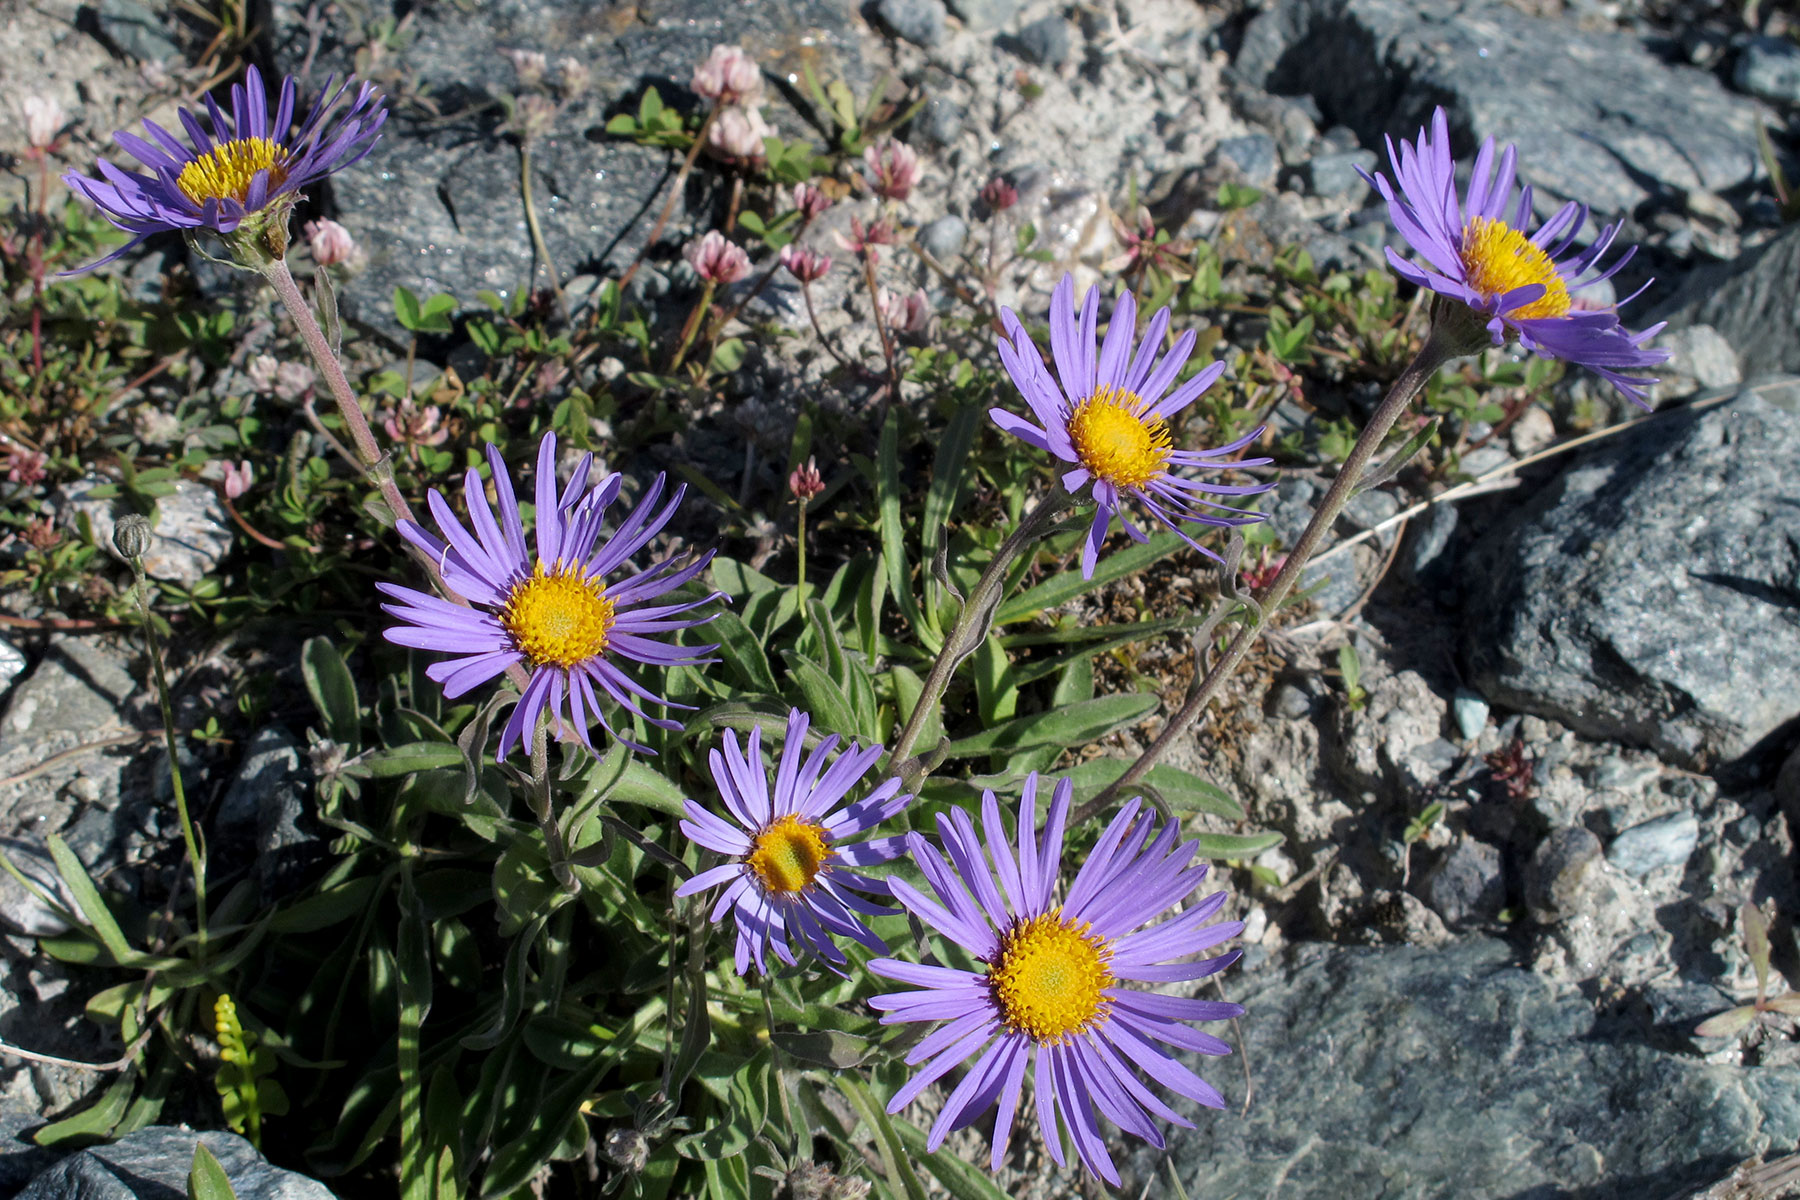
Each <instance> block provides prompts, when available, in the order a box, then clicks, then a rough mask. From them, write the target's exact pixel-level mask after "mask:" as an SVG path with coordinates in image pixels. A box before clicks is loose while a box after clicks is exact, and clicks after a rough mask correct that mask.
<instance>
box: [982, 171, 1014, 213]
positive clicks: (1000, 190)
mask: <svg viewBox="0 0 1800 1200" xmlns="http://www.w3.org/2000/svg"><path fill="white" fill-rule="evenodd" d="M981 201H982V203H983V204H986V205H987V206H988V211H989V212H996V213H1001V212H1005V211H1006V210H1007V209H1009V208H1011V207H1012V206H1013V205H1015V204H1017V203H1018V202H1019V189H1018V188H1016V187H1014V186H1013V185H1012V184H1010V183H1008V182H1006V180H1005V179H1003V178H1001V177H1000V176H998V175H996V176H994V177H993V178H992V179H990V180H988V184H987V186H986V187H984V188H982V189H981Z"/></svg>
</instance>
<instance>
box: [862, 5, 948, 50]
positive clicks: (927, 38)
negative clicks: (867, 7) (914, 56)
mask: <svg viewBox="0 0 1800 1200" xmlns="http://www.w3.org/2000/svg"><path fill="white" fill-rule="evenodd" d="M875 15H876V16H877V17H879V18H880V19H881V23H882V24H883V25H885V26H887V28H888V30H889V32H891V33H892V34H893V35H894V36H895V37H899V38H905V39H906V40H907V41H909V42H912V43H913V44H914V45H917V46H935V45H937V44H938V43H939V42H941V41H943V40H944V33H945V31H946V25H945V20H946V17H947V15H948V14H947V13H946V12H945V11H944V4H943V0H881V2H880V3H879V4H877V5H876V6H875Z"/></svg>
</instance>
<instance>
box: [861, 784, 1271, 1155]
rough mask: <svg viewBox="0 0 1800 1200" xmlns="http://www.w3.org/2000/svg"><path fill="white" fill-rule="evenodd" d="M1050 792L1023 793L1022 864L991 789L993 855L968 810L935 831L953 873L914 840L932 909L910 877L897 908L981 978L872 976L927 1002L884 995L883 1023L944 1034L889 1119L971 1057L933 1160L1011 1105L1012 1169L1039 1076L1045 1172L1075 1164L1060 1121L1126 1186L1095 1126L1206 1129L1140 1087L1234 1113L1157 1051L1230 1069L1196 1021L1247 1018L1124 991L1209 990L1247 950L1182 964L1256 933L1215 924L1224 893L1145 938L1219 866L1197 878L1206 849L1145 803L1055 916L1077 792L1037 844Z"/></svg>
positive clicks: (909, 972)
mask: <svg viewBox="0 0 1800 1200" xmlns="http://www.w3.org/2000/svg"><path fill="white" fill-rule="evenodd" d="M1037 784H1038V778H1037V775H1036V774H1032V775H1030V776H1028V777H1027V778H1026V780H1025V793H1024V796H1023V797H1022V798H1021V799H1020V801H1019V818H1018V825H1017V830H1018V852H1017V854H1016V855H1015V853H1014V851H1013V847H1012V846H1011V845H1009V844H1008V842H1007V840H1006V830H1005V829H1004V828H1003V827H1002V826H1001V824H1000V805H999V803H998V802H997V801H996V800H995V799H994V793H992V792H985V793H983V794H982V797H981V823H982V830H983V832H984V833H985V835H986V846H985V850H984V848H983V842H982V841H981V840H980V839H979V838H977V837H976V834H975V826H974V823H973V822H972V821H970V819H969V816H968V814H967V813H964V812H961V811H955V812H952V813H950V814H949V816H948V817H945V816H942V815H940V816H939V817H938V833H939V836H940V837H941V838H942V840H943V843H944V848H945V849H946V850H948V851H949V852H950V858H949V861H945V859H944V857H943V855H941V854H939V853H938V852H937V851H936V850H935V849H933V848H932V846H931V845H930V843H928V842H926V841H925V839H923V838H922V837H920V836H919V835H918V834H916V833H915V834H913V835H911V836H912V852H913V857H914V858H915V859H917V861H918V863H919V867H920V869H921V870H923V871H924V873H925V879H926V881H927V882H928V883H930V884H931V887H932V890H933V891H935V892H936V893H937V896H938V899H937V900H932V899H929V898H928V897H926V896H924V895H923V894H921V893H920V892H919V891H918V890H917V889H915V888H912V887H909V886H908V885H907V884H906V882H905V881H904V880H901V879H893V880H891V881H890V882H891V884H892V886H893V892H894V898H895V899H896V900H898V901H900V903H901V904H904V905H905V906H906V908H907V909H908V911H910V912H911V913H912V914H913V915H914V916H916V917H918V918H919V919H920V920H921V921H924V922H925V923H926V924H928V925H930V926H932V927H933V928H934V929H936V930H937V931H938V932H939V933H941V934H943V935H944V936H945V937H948V938H949V939H950V940H951V941H954V942H955V943H956V944H957V945H959V946H961V947H962V948H963V949H964V950H966V951H968V953H969V954H971V955H972V956H974V957H975V958H977V959H979V960H981V962H982V963H983V964H984V968H985V969H982V970H977V971H962V970H957V969H955V968H952V967H938V966H921V965H919V964H917V963H909V962H901V961H900V960H898V959H893V958H878V959H875V960H874V961H872V962H870V963H869V970H870V971H872V972H874V973H875V974H877V975H885V976H887V977H888V978H890V979H897V980H899V981H900V982H901V983H908V984H913V985H915V986H916V987H918V988H920V989H921V990H919V991H911V992H891V993H888V994H886V995H881V996H875V997H873V998H872V999H871V1000H870V1001H869V1003H870V1004H871V1005H873V1006H874V1007H875V1008H878V1009H881V1010H882V1011H883V1012H885V1013H886V1014H887V1015H886V1016H884V1017H882V1018H881V1020H882V1023H883V1024H892V1023H895V1022H907V1021H942V1022H945V1023H944V1024H943V1025H942V1026H941V1027H939V1028H938V1029H936V1030H934V1031H933V1032H932V1033H931V1034H930V1035H929V1036H927V1037H926V1038H925V1039H924V1040H923V1041H921V1042H920V1043H919V1044H918V1045H917V1046H915V1047H914V1048H913V1050H912V1052H911V1053H910V1054H908V1055H907V1058H906V1061H907V1064H908V1065H909V1066H917V1065H919V1064H920V1063H924V1064H925V1067H924V1069H923V1070H921V1071H920V1072H919V1073H918V1074H917V1075H914V1076H913V1077H912V1079H911V1080H909V1081H908V1082H907V1084H906V1085H905V1086H904V1087H902V1088H901V1089H900V1090H899V1091H898V1092H896V1093H895V1095H894V1099H893V1101H892V1102H891V1103H889V1104H888V1111H889V1112H890V1113H895V1112H899V1111H900V1110H901V1109H903V1108H905V1107H906V1106H907V1105H908V1104H911V1103H912V1102H913V1100H914V1098H916V1097H917V1096H918V1095H919V1093H920V1092H922V1091H924V1090H925V1088H926V1087H927V1086H929V1085H930V1084H931V1083H933V1082H935V1081H936V1080H938V1079H939V1078H941V1077H943V1076H944V1075H946V1074H948V1073H949V1072H950V1070H951V1069H952V1068H954V1067H955V1066H957V1065H958V1064H959V1063H964V1062H968V1061H970V1060H974V1063H975V1065H974V1066H973V1067H971V1068H970V1069H969V1071H968V1072H967V1073H966V1074H965V1075H964V1076H963V1078H962V1081H961V1082H960V1083H958V1084H957V1085H956V1087H955V1088H954V1089H952V1090H951V1092H950V1095H949V1096H948V1097H947V1098H946V1099H945V1101H944V1106H943V1109H942V1110H941V1111H940V1112H939V1113H938V1117H937V1120H936V1121H935V1122H934V1123H933V1124H932V1127H931V1133H930V1136H929V1138H928V1140H927V1143H926V1145H927V1148H928V1149H930V1150H936V1149H937V1148H938V1147H939V1146H941V1145H942V1144H943V1142H944V1139H945V1138H946V1137H947V1136H949V1134H950V1133H951V1132H952V1131H954V1130H957V1129H961V1128H963V1127H964V1126H966V1125H969V1124H971V1123H973V1122H974V1121H975V1120H976V1119H977V1118H979V1117H980V1116H981V1115H982V1114H983V1113H984V1112H986V1111H987V1110H988V1109H989V1108H990V1107H992V1106H994V1105H995V1104H998V1105H999V1108H1000V1111H999V1115H998V1116H997V1117H996V1118H995V1121H994V1148H993V1154H992V1156H991V1158H990V1161H989V1165H990V1167H991V1169H993V1170H999V1168H1000V1163H1001V1162H1002V1161H1003V1160H1004V1159H1005V1157H1006V1145H1007V1141H1008V1139H1009V1138H1010V1137H1011V1135H1012V1124H1013V1116H1014V1114H1015V1113H1017V1111H1018V1108H1019V1097H1020V1093H1021V1091H1022V1089H1023V1086H1024V1081H1025V1073H1026V1070H1027V1069H1028V1068H1029V1069H1030V1071H1031V1073H1032V1078H1033V1084H1032V1088H1033V1091H1034V1093H1035V1094H1036V1097H1037V1118H1038V1127H1039V1129H1041V1130H1042V1131H1043V1135H1044V1145H1045V1147H1046V1148H1047V1149H1048V1150H1049V1151H1050V1157H1051V1158H1053V1159H1055V1160H1056V1162H1057V1164H1058V1165H1059V1166H1060V1165H1062V1163H1063V1151H1062V1137H1061V1136H1060V1135H1059V1134H1058V1132H1057V1126H1056V1121H1057V1116H1058V1114H1060V1115H1061V1117H1062V1120H1063V1122H1064V1124H1066V1125H1067V1126H1068V1128H1069V1131H1070V1132H1071V1133H1072V1134H1073V1135H1074V1138H1075V1149H1076V1151H1077V1153H1079V1154H1080V1155H1081V1161H1082V1162H1083V1163H1085V1164H1086V1165H1087V1167H1088V1169H1089V1170H1090V1171H1092V1172H1093V1173H1094V1174H1096V1175H1098V1176H1100V1177H1101V1178H1102V1179H1105V1180H1106V1181H1107V1182H1109V1183H1111V1184H1113V1185H1114V1186H1117V1185H1118V1183H1119V1173H1118V1171H1117V1170H1116V1169H1115V1168H1114V1166H1113V1162H1112V1157H1111V1156H1110V1155H1109V1154H1108V1153H1107V1150H1106V1142H1105V1140H1104V1139H1103V1138H1102V1137H1101V1134H1100V1128H1099V1124H1098V1122H1096V1121H1095V1119H1094V1114H1095V1111H1096V1110H1098V1111H1099V1113H1100V1114H1101V1115H1103V1116H1105V1117H1106V1118H1107V1119H1108V1120H1109V1121H1111V1122H1112V1123H1113V1124H1115V1125H1117V1126H1118V1127H1119V1128H1121V1129H1123V1130H1125V1131H1127V1132H1128V1133H1133V1134H1136V1135H1137V1136H1138V1137H1141V1138H1143V1139H1144V1140H1145V1141H1147V1142H1149V1143H1150V1144H1151V1145H1153V1146H1156V1147H1157V1148H1158V1149H1160V1148H1161V1147H1162V1145H1163V1136H1162V1132H1161V1130H1160V1128H1159V1127H1158V1126H1157V1124H1156V1122H1155V1120H1153V1119H1152V1118H1155V1117H1160V1118H1162V1119H1163V1120H1165V1121H1171V1122H1173V1123H1175V1124H1177V1125H1180V1126H1183V1127H1185V1128H1190V1129H1191V1128H1192V1127H1193V1124H1192V1122H1190V1121H1188V1120H1186V1119H1185V1118H1183V1117H1182V1116H1181V1115H1180V1114H1179V1113H1177V1112H1175V1111H1174V1110H1173V1109H1171V1108H1170V1107H1169V1106H1168V1105H1166V1104H1164V1103H1163V1102H1162V1101H1161V1100H1160V1099H1158V1098H1157V1096H1156V1095H1155V1094H1154V1093H1153V1092H1152V1091H1151V1090H1150V1089H1149V1088H1148V1087H1147V1086H1145V1084H1144V1082H1143V1080H1141V1079H1139V1077H1138V1072H1140V1071H1141V1072H1143V1074H1144V1075H1146V1076H1148V1077H1149V1078H1150V1080H1152V1081H1153V1082H1155V1083H1157V1084H1160V1085H1161V1086H1163V1087H1165V1088H1167V1089H1169V1090H1170V1091H1173V1092H1177V1093H1179V1094H1180V1095H1183V1096H1186V1097H1187V1098H1188V1099H1190V1100H1193V1101H1196V1102H1197V1103H1200V1104H1205V1105H1209V1106H1211V1107H1213V1108H1223V1107H1224V1105H1225V1102H1224V1099H1223V1098H1222V1097H1221V1096H1220V1095H1219V1093H1218V1092H1217V1091H1215V1090H1214V1089H1213V1088H1212V1086H1211V1085H1209V1084H1208V1083H1207V1082H1206V1081H1205V1080H1203V1079H1201V1078H1200V1077H1199V1076H1198V1075H1196V1074H1194V1072H1193V1071H1191V1070H1189V1069H1188V1068H1187V1067H1185V1066H1183V1065H1182V1064H1181V1063H1180V1062H1178V1061H1176V1059H1175V1058H1174V1056H1173V1055H1171V1054H1170V1053H1169V1052H1168V1051H1167V1050H1165V1049H1163V1048H1162V1046H1159V1045H1157V1043H1158V1042H1161V1043H1164V1044H1165V1045H1168V1046H1173V1047H1176V1048H1177V1049H1181V1050H1193V1051H1198V1052H1199V1053H1201V1054H1229V1053H1230V1052H1231V1048H1230V1047H1229V1046H1227V1045H1226V1044H1225V1043H1224V1042H1222V1041H1220V1040H1219V1039H1218V1038H1216V1037H1213V1036H1212V1035H1210V1034H1205V1033H1200V1032H1199V1031H1197V1030H1194V1029H1190V1028H1189V1027H1188V1026H1187V1025H1186V1024H1185V1023H1184V1022H1187V1021H1222V1020H1227V1019H1229V1018H1231V1017H1236V1016H1239V1015H1241V1014H1242V1013H1243V1011H1244V1010H1243V1007H1242V1006H1241V1005H1237V1004H1228V1003H1224V1002H1222V1001H1211V1000H1190V999H1186V998H1183V997H1178V996H1164V995H1161V994H1159V993H1156V992H1144V991H1137V990H1135V989H1132V988H1128V987H1125V986H1122V985H1123V984H1124V983H1125V982H1126V981H1128V980H1137V981H1142V982H1147V983H1173V982H1182V981H1187V980H1194V979H1203V978H1205V977H1206V976H1208V975H1211V974H1213V973H1215V972H1217V971H1220V970H1223V969H1224V968H1225V967H1227V966H1229V965H1231V963H1233V962H1235V961H1236V960H1237V957H1238V954H1239V953H1240V952H1239V951H1236V950H1233V951H1231V952H1230V953H1227V954H1223V955H1219V956H1218V957H1215V958H1206V959H1201V960H1200V961H1198V962H1178V961H1176V960H1178V959H1186V958H1187V957H1188V956H1189V955H1192V954H1195V953H1198V952H1199V951H1201V950H1205V949H1208V948H1209V947H1212V946H1215V945H1217V944H1218V943H1220V942H1222V941H1224V940H1226V939H1227V938H1232V937H1236V936H1237V935H1238V933H1239V932H1241V931H1242V929H1243V927H1244V925H1243V922H1241V921H1224V922H1220V923H1218V924H1208V923H1207V922H1208V921H1209V920H1210V919H1211V918H1212V917H1213V915H1214V914H1216V913H1217V912H1218V911H1219V908H1220V907H1221V906H1222V905H1223V904H1224V903H1225V893H1224V892H1214V893H1213V894H1212V895H1210V896H1207V897H1206V898H1205V899H1203V900H1201V901H1199V902H1198V903H1196V904H1195V905H1193V906H1192V907H1191V908H1188V909H1186V910H1184V911H1183V912H1182V913H1181V914H1180V915H1179V916H1176V917H1173V918H1171V919H1170V920H1167V921H1164V922H1162V923H1161V924H1156V925H1147V923H1148V922H1150V921H1153V920H1155V919H1156V918H1157V917H1158V916H1160V915H1161V914H1162V913H1163V912H1165V911H1166V910H1167V909H1168V908H1169V906H1170V905H1172V904H1175V903H1176V902H1177V901H1180V900H1182V899H1184V898H1186V897H1187V896H1188V895H1189V894H1190V893H1192V892H1193V891H1194V889H1195V888H1197V887H1199V886H1200V883H1201V881H1202V880H1203V879H1204V878H1205V877H1206V864H1204V863H1201V864H1199V865H1198V866H1191V865H1189V864H1190V863H1191V862H1192V861H1193V858H1194V854H1195V852H1196V851H1197V850H1198V848H1199V842H1197V841H1192V842H1187V843H1184V844H1183V845H1181V846H1177V845H1176V844H1175V839H1176V837H1177V835H1178V833H1179V828H1180V827H1179V824H1178V823H1177V822H1170V823H1168V824H1166V825H1164V826H1162V828H1161V829H1160V830H1158V829H1157V820H1156V816H1155V814H1154V813H1152V812H1148V811H1141V810H1140V801H1138V800H1133V801H1131V803H1129V804H1127V805H1126V806H1125V808H1124V810H1123V811H1121V812H1120V813H1119V815H1118V816H1117V817H1115V818H1114V819H1113V822H1112V824H1110V825H1108V826H1107V827H1106V831H1105V832H1104V833H1102V834H1101V835H1100V840H1099V841H1098V842H1096V843H1095V844H1094V849H1093V852H1092V853H1091V854H1089V855H1088V859H1087V862H1086V863H1085V864H1083V866H1082V868H1081V870H1080V872H1079V873H1078V874H1077V875H1076V876H1075V882H1074V883H1073V884H1071V885H1070V886H1069V888H1068V890H1067V891H1066V892H1065V893H1063V898H1062V899H1061V900H1060V901H1059V900H1058V899H1057V882H1058V878H1059V876H1060V875H1061V874H1062V841H1063V821H1064V818H1065V817H1066V815H1067V812H1068V807H1069V794H1070V792H1071V790H1072V785H1071V784H1070V782H1069V781H1068V780H1067V779H1065V780H1062V781H1061V782H1059V783H1058V784H1057V785H1056V790H1055V792H1054V793H1053V794H1052V796H1051V800H1050V811H1049V814H1048V818H1047V821H1046V824H1045V827H1044V831H1043V836H1042V838H1041V839H1039V838H1038V837H1036V836H1035V835H1034V832H1033V829H1032V817H1033V814H1035V813H1036V811H1037ZM990 862H991V863H992V871H991V872H990V870H989V864H990ZM995 875H998V876H999V880H1000V886H999V887H998V888H996V887H995V886H994V876H995Z"/></svg>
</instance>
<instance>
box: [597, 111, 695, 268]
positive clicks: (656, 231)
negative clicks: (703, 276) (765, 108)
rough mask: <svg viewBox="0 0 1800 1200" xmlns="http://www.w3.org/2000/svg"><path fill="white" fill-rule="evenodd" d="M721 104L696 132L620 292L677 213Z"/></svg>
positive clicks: (632, 262) (642, 263)
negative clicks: (670, 216)
mask: <svg viewBox="0 0 1800 1200" xmlns="http://www.w3.org/2000/svg"><path fill="white" fill-rule="evenodd" d="M719 107H720V106H719V104H718V103H716V102H715V103H714V104H713V106H712V107H711V108H710V109H708V110H707V112H706V119H705V120H703V121H701V122H700V128H698V129H696V130H694V142H693V144H692V145H691V146H689V147H688V152H687V157H686V158H684V159H682V160H681V170H679V171H677V172H675V186H674V187H673V188H671V189H670V191H669V198H668V200H666V201H664V203H663V207H662V212H660V213H658V214H657V215H656V224H654V225H652V226H651V227H650V236H649V237H647V238H645V239H644V248H643V249H642V250H639V251H638V254H637V257H636V258H634V259H632V260H631V265H630V266H629V267H627V268H625V273H624V274H623V275H621V276H619V291H620V292H624V290H625V289H626V288H627V287H629V286H630V284H631V281H632V279H633V278H634V277H635V276H636V275H637V273H638V268H639V267H641V266H643V265H644V256H645V255H647V254H649V253H650V250H651V247H653V246H655V245H656V239H657V238H659V237H661V236H662V231H663V226H665V225H667V224H668V223H669V214H670V213H672V212H674V211H675V201H676V200H677V199H679V198H680V196H681V189H682V188H683V187H685V186H686V185H687V177H688V173H689V172H690V171H692V170H693V169H694V160H695V159H697V158H699V157H700V151H701V149H702V148H704V147H705V145H706V135H707V133H708V132H709V131H710V130H711V129H712V123H713V118H714V117H716V116H718V115H719Z"/></svg>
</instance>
